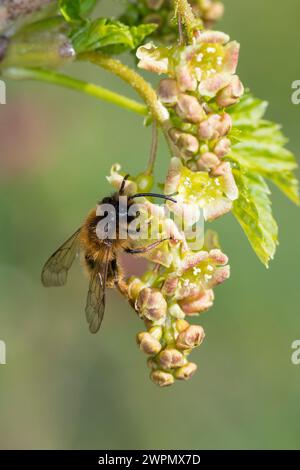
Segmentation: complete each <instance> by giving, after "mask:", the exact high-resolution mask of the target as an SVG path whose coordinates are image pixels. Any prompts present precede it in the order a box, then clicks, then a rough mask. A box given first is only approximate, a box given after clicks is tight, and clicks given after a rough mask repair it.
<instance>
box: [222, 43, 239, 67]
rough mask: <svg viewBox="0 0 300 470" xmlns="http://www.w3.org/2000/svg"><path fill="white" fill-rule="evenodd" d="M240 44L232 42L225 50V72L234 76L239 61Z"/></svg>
mask: <svg viewBox="0 0 300 470" xmlns="http://www.w3.org/2000/svg"><path fill="white" fill-rule="evenodd" d="M239 52H240V44H239V43H238V42H236V41H232V42H230V43H229V44H227V45H226V46H225V48H224V53H225V55H224V68H223V70H224V72H228V73H231V74H234V73H235V72H236V69H237V65H238V61H239Z"/></svg>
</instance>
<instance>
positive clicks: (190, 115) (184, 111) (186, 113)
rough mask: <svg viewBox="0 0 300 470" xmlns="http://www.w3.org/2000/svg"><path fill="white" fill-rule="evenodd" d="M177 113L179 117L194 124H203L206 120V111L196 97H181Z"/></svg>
mask: <svg viewBox="0 0 300 470" xmlns="http://www.w3.org/2000/svg"><path fill="white" fill-rule="evenodd" d="M176 111H177V114H178V115H179V117H181V118H182V119H185V120H187V121H190V122H193V123H197V122H201V121H203V119H205V118H206V114H205V111H204V109H203V108H202V106H201V104H200V103H199V101H198V100H197V98H195V96H190V95H185V94H181V95H179V97H178V101H177V106H176Z"/></svg>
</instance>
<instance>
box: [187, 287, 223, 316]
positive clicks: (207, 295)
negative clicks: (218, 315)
mask: <svg viewBox="0 0 300 470" xmlns="http://www.w3.org/2000/svg"><path fill="white" fill-rule="evenodd" d="M213 301H214V293H213V291H212V290H211V289H209V290H206V291H204V292H202V293H201V294H199V295H198V296H197V297H191V298H187V299H184V300H181V301H180V302H179V304H180V307H181V308H182V310H183V311H184V313H185V314H186V315H198V314H199V313H202V312H205V311H206V310H208V309H209V308H210V307H212V306H213Z"/></svg>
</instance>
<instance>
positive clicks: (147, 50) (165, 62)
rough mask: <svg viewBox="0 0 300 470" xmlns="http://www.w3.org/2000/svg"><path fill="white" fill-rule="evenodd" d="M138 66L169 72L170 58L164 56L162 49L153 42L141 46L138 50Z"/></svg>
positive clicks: (151, 70)
mask: <svg viewBox="0 0 300 470" xmlns="http://www.w3.org/2000/svg"><path fill="white" fill-rule="evenodd" d="M136 56H137V58H138V59H139V63H138V67H139V68H141V69H144V70H148V71H149V72H154V73H158V74H161V73H168V67H169V59H168V58H167V57H162V54H161V52H160V50H159V49H158V48H157V47H156V46H154V45H153V44H152V43H148V44H145V45H144V46H140V47H139V48H138V49H137V51H136Z"/></svg>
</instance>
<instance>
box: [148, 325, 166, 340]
mask: <svg viewBox="0 0 300 470" xmlns="http://www.w3.org/2000/svg"><path fill="white" fill-rule="evenodd" d="M149 334H150V335H151V336H152V338H154V339H157V340H158V341H160V340H161V338H162V334H163V332H162V328H161V327H160V326H153V327H152V328H150V329H149Z"/></svg>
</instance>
